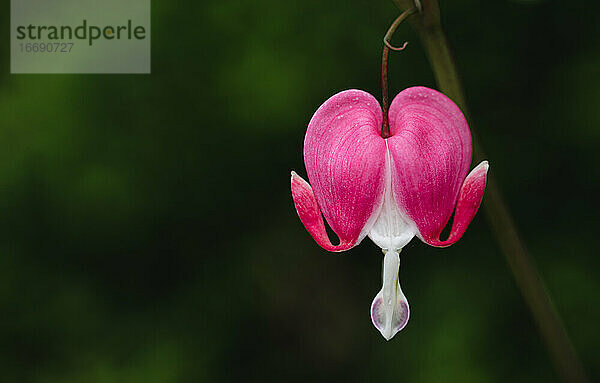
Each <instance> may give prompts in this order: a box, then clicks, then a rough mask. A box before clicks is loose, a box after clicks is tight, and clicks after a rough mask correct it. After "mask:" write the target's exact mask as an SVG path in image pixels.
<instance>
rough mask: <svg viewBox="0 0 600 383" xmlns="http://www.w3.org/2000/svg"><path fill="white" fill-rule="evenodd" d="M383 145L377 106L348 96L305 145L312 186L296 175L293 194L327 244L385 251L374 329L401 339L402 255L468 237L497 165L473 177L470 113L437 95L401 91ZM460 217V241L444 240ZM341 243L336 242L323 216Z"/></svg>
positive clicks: (339, 98) (361, 95)
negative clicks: (417, 243) (410, 248)
mask: <svg viewBox="0 0 600 383" xmlns="http://www.w3.org/2000/svg"><path fill="white" fill-rule="evenodd" d="M388 118H389V127H390V137H388V138H383V137H382V135H381V131H382V123H383V122H382V111H381V107H380V106H379V103H378V102H377V100H376V99H375V98H374V97H373V96H371V95H370V94H369V93H366V92H364V91H361V90H346V91H343V92H340V93H338V94H336V95H334V96H332V97H331V98H330V99H328V100H327V101H325V103H324V104H323V105H321V107H320V108H319V109H318V110H317V112H316V113H315V114H314V116H313V117H312V119H311V121H310V123H309V125H308V129H307V132H306V137H305V139H304V163H305V165H306V171H307V173H308V179H309V180H310V183H311V185H312V187H311V185H309V184H308V183H307V182H306V181H305V180H303V179H302V178H301V177H300V176H298V175H297V174H296V173H294V172H292V180H291V183H292V196H293V199H294V204H295V206H296V210H297V211H298V215H299V217H300V220H301V221H302V223H303V224H304V226H305V227H306V229H307V230H308V232H309V233H310V234H311V235H312V236H313V238H314V239H315V240H316V241H317V243H318V244H319V245H320V246H321V247H323V248H324V249H326V250H329V251H344V250H348V249H350V248H352V247H354V246H356V245H358V244H359V243H360V242H361V241H362V239H363V238H364V237H365V236H369V237H370V238H371V240H373V242H375V243H376V244H377V245H378V246H379V247H381V248H382V249H383V252H384V253H385V256H384V263H383V264H384V267H383V286H382V289H381V291H380V292H379V294H377V296H376V297H375V299H374V300H373V303H372V305H371V319H372V321H373V324H374V325H375V327H377V329H378V330H379V331H380V332H381V333H382V335H383V336H384V337H385V338H386V339H388V340H389V339H391V338H392V337H393V336H394V335H395V334H396V333H397V332H398V331H400V330H401V329H402V328H403V327H404V326H405V325H406V323H407V322H408V317H409V307H408V301H407V300H406V298H405V297H404V294H403V293H402V290H401V289H400V284H399V282H398V271H399V267H400V257H399V252H400V251H401V249H402V248H403V247H404V246H405V245H406V244H407V243H408V242H409V241H410V240H411V239H412V238H413V237H414V236H417V237H418V238H419V239H421V240H422V241H423V242H425V243H427V244H429V245H432V246H437V247H445V246H449V245H451V244H453V243H455V242H456V241H458V239H460V237H461V236H462V235H463V233H464V232H465V230H466V228H467V226H468V225H469V223H470V222H471V220H472V219H473V217H474V216H475V213H476V212H477V209H478V208H479V205H480V203H481V199H482V197H483V191H484V189H485V183H486V176H487V170H488V163H487V161H483V162H482V163H480V164H479V165H478V166H477V167H475V168H474V169H473V170H472V171H471V173H469V174H468V175H467V173H468V171H469V165H470V163H471V155H472V145H471V134H470V131H469V126H468V124H467V121H466V119H465V117H464V116H463V114H462V112H461V111H460V109H459V108H458V107H457V106H456V105H455V104H454V103H453V102H452V101H451V100H450V99H449V98H447V97H446V96H444V95H443V94H441V93H439V92H437V91H435V90H433V89H429V88H425V87H413V88H408V89H405V90H404V91H402V92H400V93H399V94H398V95H397V96H396V98H395V99H394V100H393V102H392V104H391V106H390V109H389V113H388ZM452 212H454V221H453V223H452V229H451V231H450V235H449V237H448V238H447V239H446V240H441V239H440V238H439V237H440V233H441V232H442V230H443V228H444V227H445V226H446V224H447V223H448V221H449V219H450V217H451V215H452ZM321 213H322V215H323V216H325V219H326V221H327V223H328V224H329V226H330V227H331V228H332V229H333V231H334V232H335V233H336V234H337V236H338V237H339V239H340V243H339V244H338V245H334V244H332V243H331V241H330V240H329V237H328V235H327V232H326V229H325V224H324V222H323V218H322V215H321Z"/></svg>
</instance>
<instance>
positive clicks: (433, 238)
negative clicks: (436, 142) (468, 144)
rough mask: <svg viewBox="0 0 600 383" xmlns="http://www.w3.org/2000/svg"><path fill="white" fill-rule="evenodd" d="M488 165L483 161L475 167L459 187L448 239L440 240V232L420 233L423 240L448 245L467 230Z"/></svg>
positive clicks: (477, 204)
mask: <svg viewBox="0 0 600 383" xmlns="http://www.w3.org/2000/svg"><path fill="white" fill-rule="evenodd" d="M488 169H489V165H488V162H487V161H483V162H482V163H480V164H479V165H477V166H476V167H475V169H473V170H472V171H471V173H469V175H468V176H467V179H465V182H464V183H463V185H462V187H461V188H460V194H459V195H458V202H457V203H456V212H455V213H454V221H453V222H452V230H451V231H450V235H449V236H448V239H446V240H445V241H440V240H439V236H440V233H439V232H438V233H436V232H431V233H422V236H423V241H425V242H426V243H428V244H429V245H432V246H436V247H446V246H450V245H452V244H453V243H455V242H456V241H458V240H459V239H460V237H462V235H463V234H464V233H465V230H467V226H469V224H470V223H471V220H473V217H475V213H477V209H479V205H480V204H481V200H482V199H483V191H484V190H485V183H486V181H487V171H488Z"/></svg>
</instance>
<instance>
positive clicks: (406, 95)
mask: <svg viewBox="0 0 600 383" xmlns="http://www.w3.org/2000/svg"><path fill="white" fill-rule="evenodd" d="M389 121H390V131H391V134H392V136H391V137H390V138H388V147H389V150H390V155H391V157H392V189H393V192H394V197H395V199H396V202H397V203H398V205H399V207H400V208H401V209H403V210H404V212H405V213H406V214H407V215H408V216H409V217H410V218H411V219H412V220H413V221H414V222H415V224H416V226H417V228H418V230H419V237H420V238H421V239H422V240H423V241H425V242H426V243H430V242H431V243H430V244H432V243H433V242H434V239H435V240H437V238H438V236H439V234H440V233H441V231H442V229H443V228H444V226H445V225H446V224H447V222H448V220H449V219H450V216H451V215H452V212H453V211H454V207H455V205H456V201H457V198H458V195H459V192H460V191H461V186H462V185H463V181H464V180H465V177H466V175H467V172H468V170H469V165H470V163H471V150H472V148H471V133H470V131H469V126H468V125H467V121H466V119H465V117H464V116H463V114H462V112H461V111H460V109H459V108H458V107H457V106H456V105H455V104H454V103H453V102H452V101H451V100H450V99H449V98H448V97H446V96H444V95H443V94H441V93H440V92H437V91H435V90H433V89H429V88H425V87H413V88H408V89H405V90H403V91H402V92H400V93H399V94H398V95H397V96H396V97H395V98H394V101H393V102H392V104H391V106H390V111H389ZM471 218H472V217H471ZM469 221H470V219H469ZM467 224H468V222H467ZM465 228H466V226H465ZM461 235H462V233H461ZM458 237H460V235H459V236H458ZM458 237H457V238H456V239H458ZM448 244H449V243H448Z"/></svg>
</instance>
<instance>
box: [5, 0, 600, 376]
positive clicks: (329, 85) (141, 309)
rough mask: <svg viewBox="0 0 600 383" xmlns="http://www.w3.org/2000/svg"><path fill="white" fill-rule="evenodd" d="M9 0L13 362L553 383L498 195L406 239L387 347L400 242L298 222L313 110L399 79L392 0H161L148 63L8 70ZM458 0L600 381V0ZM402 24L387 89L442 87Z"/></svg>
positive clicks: (502, 164) (525, 222)
mask: <svg viewBox="0 0 600 383" xmlns="http://www.w3.org/2000/svg"><path fill="white" fill-rule="evenodd" d="M3 4H5V7H3V8H4V10H3V11H2V12H1V13H0V23H1V26H2V31H3V32H2V36H3V38H2V42H1V48H2V50H1V51H0V54H1V55H2V60H0V381H2V382H61V383H62V382H67V383H69V382H77V383H79V382H86V383H87V382H90V383H95V382H128V383H129V382H161V383H162V382H227V381H244V382H246V381H247V382H265V381H277V382H310V381H324V382H325V381H326V382H332V381H368V380H373V381H375V380H378V381H397V382H444V381H445V382H467V383H468V382H532V381H536V382H537V381H539V382H556V381H557V378H556V375H555V373H554V370H553V367H552V364H551V362H550V359H549V357H548V355H547V352H546V350H545V348H544V346H543V343H542V341H541V340H540V338H539V336H538V333H537V331H536V328H535V325H534V323H533V321H532V319H531V317H530V315H529V312H528V309H527V307H526V306H525V304H524V303H523V300H522V298H521V296H520V293H519V290H518V289H517V288H516V286H515V284H514V281H513V278H512V276H511V274H510V271H509V269H508V267H507V266H506V263H505V261H504V259H503V258H502V255H501V254H500V252H499V250H498V245H497V244H496V243H495V242H494V239H493V237H492V236H491V233H490V230H489V227H488V224H487V222H486V219H485V216H484V214H482V212H480V214H478V216H477V217H476V218H475V220H474V221H473V223H472V225H471V227H470V229H469V230H468V231H467V233H466V234H465V236H464V237H463V239H462V240H461V241H459V242H458V243H457V244H456V245H454V246H452V247H450V248H447V249H435V248H432V247H429V246H427V245H425V244H423V243H421V242H420V241H419V240H418V239H414V240H413V241H412V242H411V243H410V244H409V245H408V246H407V247H406V248H405V250H404V251H403V253H402V268H401V280H402V285H403V289H404V292H405V294H406V295H407V297H408V299H409V301H410V304H411V319H410V321H409V324H408V326H407V327H406V328H405V329H404V330H403V331H402V332H401V333H399V334H398V335H397V336H396V337H395V338H394V339H393V340H392V341H390V342H385V341H384V340H383V338H382V337H381V336H380V335H379V333H378V332H377V331H376V330H375V329H374V328H373V327H372V325H371V323H370V319H369V305H370V303H371V300H372V298H373V296H374V295H375V293H377V291H378V289H379V287H380V278H381V276H380V269H381V261H382V255H381V252H380V250H379V249H378V248H377V247H376V246H375V245H374V244H372V243H371V241H369V240H368V239H367V240H365V241H364V242H363V243H362V244H361V245H360V246H359V247H357V248H355V249H353V250H351V251H349V252H347V253H343V254H332V253H327V252H325V251H324V250H322V249H321V248H319V247H318V246H317V245H316V243H315V242H314V241H313V240H312V238H311V237H310V236H309V235H308V233H307V232H306V230H305V229H304V228H303V227H302V225H301V223H300V221H299V220H298V218H297V215H296V212H295V210H294V207H293V204H292V200H291V196H290V191H289V174H290V173H289V172H290V170H292V169H294V170H296V171H297V172H298V173H300V174H301V175H303V176H305V175H306V172H305V169H304V164H303V159H302V143H303V139H304V133H305V129H306V125H307V123H308V121H309V119H310V117H311V116H312V114H313V113H314V111H315V110H316V109H317V107H318V106H319V105H320V104H321V103H322V102H323V101H324V100H325V99H327V98H328V97H329V96H331V95H333V94H334V93H336V92H338V91H340V90H343V89H347V88H359V89H364V90H366V91H369V92H371V93H372V94H374V95H375V96H376V97H377V98H380V58H381V46H382V44H381V39H382V37H383V35H384V33H385V31H386V30H387V28H388V26H389V24H390V23H391V22H392V20H393V19H394V18H395V17H396V15H397V14H398V11H397V10H396V9H395V8H394V5H393V4H392V2H391V1H386V0H381V1H372V0H356V1H349V0H347V1H324V0H305V1H282V0H256V1H231V0H225V1H223V0H212V1H197V2H193V1H188V2H183V1H167V0H163V1H154V2H153V4H152V7H153V9H152V74H151V75H10V74H9V49H8V35H9V12H8V1H4V2H3ZM441 6H442V20H443V23H444V26H445V29H446V31H447V34H448V38H449V40H450V43H451V44H452V46H453V49H454V53H455V56H456V58H457V64H458V67H459V70H460V72H461V74H462V77H463V80H464V83H465V88H466V92H467V97H468V103H469V106H470V109H471V112H472V121H471V127H472V129H473V130H474V131H476V132H477V133H478V135H479V136H480V139H481V141H482V144H483V145H484V147H485V150H486V151H487V154H488V156H489V160H490V164H491V172H492V173H493V174H494V176H496V177H497V179H498V181H499V183H500V186H501V188H502V190H503V192H504V194H505V197H506V200H507V202H508V205H509V207H510V208H511V211H512V213H513V215H514V218H515V220H516V222H517V225H518V227H519V229H520V231H521V235H522V237H523V239H524V240H525V242H526V243H527V246H528V248H529V250H530V252H531V254H532V257H533V258H534V260H535V262H536V263H537V265H538V266H539V270H540V273H541V275H542V277H543V279H544V281H545V283H546V285H547V288H548V291H549V293H550V294H551V296H552V298H553V301H554V304H555V305H556V307H557V309H558V310H559V312H560V313H561V315H562V318H563V320H564V324H565V326H566V329H567V331H568V332H569V334H570V335H571V338H572V341H573V343H574V345H575V347H576V349H577V350H578V352H579V354H580V357H581V359H582V361H583V363H584V364H585V366H586V369H587V371H588V373H589V375H590V376H591V378H592V379H593V380H595V379H598V378H600V353H599V350H600V326H599V325H598V323H599V321H600V275H599V273H598V268H599V266H600V258H598V253H599V251H598V248H599V246H598V236H599V232H600V224H599V216H600V214H599V213H600V208H599V203H598V194H599V191H600V190H599V189H600V188H599V182H598V180H599V178H600V177H599V166H598V165H600V161H599V159H600V155H599V148H598V145H599V143H600V106H599V101H600V49H599V48H600V28H599V27H598V25H599V24H598V14H599V12H600V3H599V2H596V1H591V0H590V1H587V2H584V1H520V2H517V1H475V0H471V1H467V0H462V1H442V5H441ZM403 40H409V41H410V44H409V46H408V48H407V50H406V51H404V52H402V53H392V55H391V63H390V81H391V84H390V86H391V92H392V95H394V94H396V93H397V92H399V91H400V90H401V89H403V88H405V87H408V86H413V85H425V86H430V87H435V83H434V79H433V75H432V73H431V71H430V69H429V65H428V62H427V59H426V57H425V55H424V52H423V50H422V48H421V46H420V43H419V41H418V38H417V36H416V35H415V34H414V31H412V30H411V28H410V27H409V26H408V25H403V26H401V28H400V29H399V31H398V32H397V35H396V37H395V38H394V42H395V43H396V44H398V43H400V42H401V41H403ZM484 203H485V197H484Z"/></svg>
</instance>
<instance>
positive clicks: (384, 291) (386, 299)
mask: <svg viewBox="0 0 600 383" xmlns="http://www.w3.org/2000/svg"><path fill="white" fill-rule="evenodd" d="M368 233H369V234H368V235H369V238H371V240H372V241H373V242H375V244H376V245H377V246H379V247H381V248H382V249H383V252H384V254H385V256H384V259H383V275H382V287H381V290H380V291H379V293H378V294H377V295H376V296H375V299H373V303H372V304H371V320H372V321H373V325H375V327H376V328H377V329H378V330H379V332H381V335H383V337H384V338H385V339H386V340H390V339H391V338H392V337H393V336H394V335H395V334H396V333H397V332H398V331H400V330H402V329H403V328H404V326H406V323H407V322H408V317H409V312H410V310H409V306H408V301H407V300H406V297H405V296H404V294H403V293H402V289H401V288H400V281H399V278H398V272H399V270H400V254H399V252H400V250H402V248H403V247H404V246H406V244H407V243H408V242H410V240H411V239H412V238H413V237H414V236H415V234H416V233H417V226H416V224H415V223H414V222H413V221H412V220H411V219H410V218H408V216H406V214H404V213H403V212H402V211H401V210H400V208H399V207H398V204H397V203H396V200H395V199H394V195H393V190H392V166H391V157H390V152H389V149H388V150H387V152H386V157H385V191H384V194H383V202H382V205H381V208H380V210H379V213H378V216H377V218H376V220H375V222H374V223H373V226H372V227H371V228H370V229H369V231H368Z"/></svg>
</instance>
